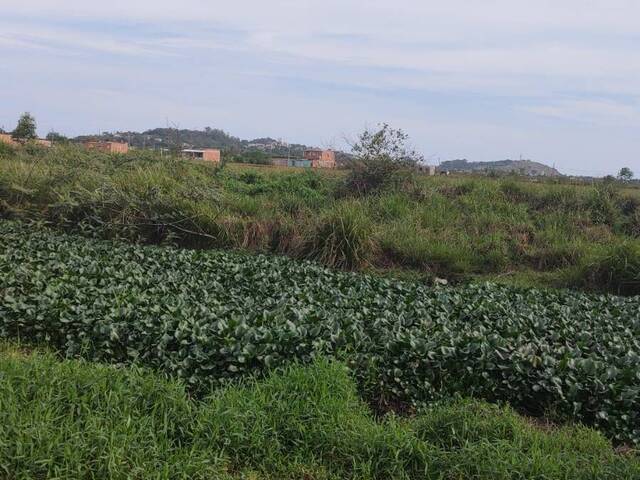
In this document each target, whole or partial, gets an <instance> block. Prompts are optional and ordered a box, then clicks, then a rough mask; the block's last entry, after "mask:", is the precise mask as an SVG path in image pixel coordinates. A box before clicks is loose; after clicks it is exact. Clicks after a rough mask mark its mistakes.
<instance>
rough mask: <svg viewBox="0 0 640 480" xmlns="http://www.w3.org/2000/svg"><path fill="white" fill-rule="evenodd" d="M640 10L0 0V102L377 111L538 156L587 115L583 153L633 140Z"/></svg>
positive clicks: (459, 152)
mask: <svg viewBox="0 0 640 480" xmlns="http://www.w3.org/2000/svg"><path fill="white" fill-rule="evenodd" d="M639 18H640V2H639V1H638V0H608V1H607V0H562V1H557V0H555V1H552V0H537V1H531V0H483V1H478V0H449V1H447V2H442V1H435V0H422V1H419V0H396V1H395V2H390V1H388V0H368V1H366V2H363V1H360V0H358V1H355V0H272V1H269V2H265V1H263V0H253V1H247V0H237V1H235V2H211V1H209V0H207V1H205V0H182V1H181V2H175V1H173V0H172V1H170V2H169V1H166V0H156V1H151V0H126V1H125V0H111V1H110V2H92V1H86V0H62V1H59V2H52V1H51V0H3V1H2V18H0V56H1V57H2V58H3V62H2V65H0V69H2V70H3V75H5V76H4V77H3V78H5V79H7V82H9V81H11V79H13V81H14V84H15V88H11V89H7V88H6V87H5V88H4V90H3V91H0V103H2V101H3V99H4V105H12V107H11V108H12V109H15V110H16V112H17V111H18V109H20V108H22V107H20V106H18V104H17V102H16V101H15V100H11V103H8V102H7V99H9V97H11V98H23V99H29V101H30V102H31V104H30V105H29V107H30V108H31V107H33V108H32V109H34V110H35V109H36V108H39V109H42V110H45V109H47V108H48V109H49V110H50V112H55V113H56V114H57V115H65V114H68V115H70V116H71V114H72V113H71V112H74V113H73V115H75V116H76V119H77V120H76V123H79V124H80V127H82V126H83V125H84V124H85V123H83V122H87V121H91V122H95V123H99V124H100V125H101V126H104V125H110V126H115V125H118V124H119V122H120V123H121V124H122V125H121V127H120V128H130V126H131V127H134V126H140V127H144V126H146V125H148V126H151V125H154V124H157V123H158V118H160V119H162V118H164V116H165V115H168V116H170V117H172V118H175V117H179V118H178V119H181V123H182V124H183V125H185V126H186V125H187V124H189V125H190V126H199V124H200V123H203V124H206V123H210V122H209V121H208V120H207V119H211V122H214V123H215V124H217V125H218V126H223V127H225V128H229V129H230V130H232V131H234V132H235V133H237V134H246V135H250V134H252V133H255V134H256V135H260V134H262V133H265V134H273V135H276V136H278V135H291V136H295V135H301V137H302V138H300V140H305V139H306V140H307V141H310V140H309V139H310V138H313V136H314V135H315V136H316V137H320V138H331V137H333V136H336V135H338V136H339V135H340V133H342V132H343V131H344V130H345V129H348V130H350V131H352V129H353V128H354V127H352V128H351V129H350V128H349V125H352V126H353V125H355V128H356V129H357V128H358V127H359V126H362V124H363V123H364V122H366V121H370V122H375V121H377V120H385V121H391V122H393V123H397V124H400V125H399V126H403V127H404V128H406V129H407V130H409V131H412V130H413V131H414V132H417V134H418V135H421V136H422V138H417V139H416V143H417V144H419V145H424V148H425V154H427V155H429V154H431V153H433V152H434V151H435V152H437V153H439V154H440V155H442V156H443V157H445V158H446V157H447V155H448V152H449V154H450V155H451V156H467V157H469V158H474V157H475V158H479V159H480V158H481V159H491V158H490V157H492V156H496V157H498V158H500V157H505V156H508V155H509V153H507V152H511V153H513V152H518V151H520V150H522V151H524V152H525V153H526V152H532V153H533V154H535V153H537V154H538V155H540V156H541V157H542V156H545V158H540V159H541V160H548V159H550V158H552V155H551V154H550V150H544V149H543V148H542V147H541V146H540V145H537V144H534V143H533V142H540V143H541V144H545V145H549V149H551V148H552V147H555V148H556V149H557V150H558V151H563V152H572V151H575V150H576V149H575V148H569V147H568V146H567V145H565V142H569V140H566V139H571V140H570V141H571V142H580V141H581V140H579V139H580V135H581V132H582V133H584V132H588V138H585V139H584V141H583V142H584V145H582V144H581V145H580V147H581V148H583V149H584V151H583V152H582V153H583V154H584V155H587V156H589V155H591V156H592V158H593V159H594V161H596V160H597V155H599V154H600V153H602V152H606V151H609V150H608V149H607V148H604V147H603V144H605V143H607V142H608V141H613V140H609V139H613V138H618V139H619V140H618V141H617V144H616V148H619V149H620V151H624V149H626V151H627V152H629V155H635V154H636V153H637V152H638V150H640V147H639V146H638V143H637V141H633V140H630V138H631V137H630V136H629V135H628V130H627V129H630V128H632V127H633V128H636V127H637V126H638V125H639V124H640V120H639V114H638V108H639V105H640V50H639V49H638V48H637V44H638V41H640V22H638V19H639ZM27 78H28V79H29V81H25V80H24V79H27ZM288 89H291V90H292V91H289V90H288ZM16 92H20V93H19V94H17V95H16ZM70 98H72V102H70ZM154 99H157V100H155V101H154ZM74 101H75V102H82V104H83V105H85V106H84V107H83V106H82V105H79V104H77V103H75V104H72V103H73V102H74ZM71 104H72V105H71ZM14 105H15V106H14ZM66 105H71V106H69V107H67V106H66ZM24 108H26V106H25V107H24ZM305 109H310V110H311V111H313V112H314V115H300V114H299V112H301V111H306V110H305ZM92 112H93V113H92ZM2 113H3V115H5V113H6V112H2ZM14 114H15V112H13V110H12V112H11V115H14ZM100 116H102V117H104V118H99V117H100ZM94 117H95V118H94ZM469 117H472V118H469ZM50 118H51V121H54V119H53V115H52V114H51V115H50ZM189 119H191V120H189ZM3 121H5V120H3ZM6 121H10V120H9V119H8V120H6ZM515 122H517V125H515V126H514V124H515ZM537 122H545V124H548V125H553V126H554V128H555V125H558V124H561V125H562V126H563V127H567V126H570V128H572V129H573V130H572V131H571V134H570V135H569V134H567V135H563V136H559V135H557V134H556V133H555V131H554V130H553V128H551V127H550V128H549V129H548V130H545V133H544V135H543V134H542V133H540V134H539V135H537V136H535V137H533V136H531V135H529V133H528V132H529V131H530V130H531V126H532V125H536V126H537V125H539V124H538V123H537ZM73 124H74V121H73V119H70V120H69V121H68V122H66V125H69V126H70V128H73V126H72V125H73ZM593 125H600V126H605V127H607V129H606V132H607V135H609V137H607V136H605V134H604V133H601V134H599V135H594V134H593V131H592V130H590V128H591V127H592V126H593ZM76 128H78V127H76ZM116 128H117V127H116ZM609 128H612V129H617V130H615V131H614V130H610V129H609ZM270 129H275V130H276V131H275V132H274V131H270ZM265 130H266V131H265ZM585 135H586V133H585ZM434 137H436V138H434ZM292 139H293V140H295V138H292ZM501 151H504V152H505V154H504V155H501V154H499V152H501ZM465 152H466V153H465ZM598 152H600V153H598ZM531 156H533V155H531ZM576 161H577V160H576ZM581 161H582V160H581Z"/></svg>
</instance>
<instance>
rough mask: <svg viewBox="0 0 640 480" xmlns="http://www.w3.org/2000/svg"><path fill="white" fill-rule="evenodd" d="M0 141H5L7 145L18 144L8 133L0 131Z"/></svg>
mask: <svg viewBox="0 0 640 480" xmlns="http://www.w3.org/2000/svg"><path fill="white" fill-rule="evenodd" d="M0 143H6V144H8V145H18V142H16V141H15V140H14V139H13V137H12V136H11V134H10V133H0Z"/></svg>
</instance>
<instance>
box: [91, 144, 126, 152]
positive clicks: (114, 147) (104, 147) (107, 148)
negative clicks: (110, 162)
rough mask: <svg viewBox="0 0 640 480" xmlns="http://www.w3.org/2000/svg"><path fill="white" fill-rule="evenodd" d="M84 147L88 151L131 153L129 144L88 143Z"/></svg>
mask: <svg viewBox="0 0 640 480" xmlns="http://www.w3.org/2000/svg"><path fill="white" fill-rule="evenodd" d="M83 145H84V147H85V148H86V149H87V150H96V151H98V152H103V153H127V152H128V151H129V144H128V143H124V142H103V141H88V142H84V143H83Z"/></svg>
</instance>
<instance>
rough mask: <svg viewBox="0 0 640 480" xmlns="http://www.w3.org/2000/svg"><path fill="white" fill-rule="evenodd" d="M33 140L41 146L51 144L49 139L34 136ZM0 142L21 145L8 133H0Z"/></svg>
mask: <svg viewBox="0 0 640 480" xmlns="http://www.w3.org/2000/svg"><path fill="white" fill-rule="evenodd" d="M33 141H34V142H35V143H37V144H38V145H41V146H43V147H50V146H51V145H52V143H51V142H50V141H49V140H45V139H43V138H36V139H34V140H33ZM0 143H6V144H8V145H13V146H18V145H21V143H20V142H19V141H17V140H14V139H13V137H12V136H11V134H10V133H0Z"/></svg>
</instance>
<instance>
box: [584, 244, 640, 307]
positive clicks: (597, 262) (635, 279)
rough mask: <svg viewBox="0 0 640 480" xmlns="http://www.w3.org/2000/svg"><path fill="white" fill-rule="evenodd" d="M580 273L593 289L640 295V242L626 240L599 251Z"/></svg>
mask: <svg viewBox="0 0 640 480" xmlns="http://www.w3.org/2000/svg"><path fill="white" fill-rule="evenodd" d="M582 268H583V269H584V271H583V273H582V274H581V275H580V277H581V278H583V279H584V281H585V283H587V286H589V287H590V288H591V289H593V290H601V291H606V292H616V293H618V294H620V295H640V244H638V243H633V242H625V243H621V244H617V245H613V246H611V247H610V248H607V249H604V250H603V251H599V252H597V253H596V254H595V255H594V256H593V257H592V258H589V259H588V260H587V261H586V262H585V265H584V266H583V267H582Z"/></svg>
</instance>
